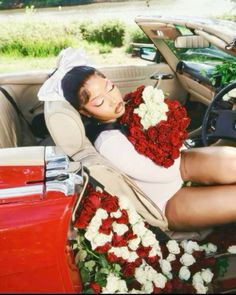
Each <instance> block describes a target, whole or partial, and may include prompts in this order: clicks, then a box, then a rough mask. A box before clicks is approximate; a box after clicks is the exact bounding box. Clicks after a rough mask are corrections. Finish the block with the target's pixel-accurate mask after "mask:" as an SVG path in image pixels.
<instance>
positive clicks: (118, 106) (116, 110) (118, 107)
mask: <svg viewBox="0 0 236 295" xmlns="http://www.w3.org/2000/svg"><path fill="white" fill-rule="evenodd" d="M123 107H124V102H123V101H121V102H119V103H118V105H117V107H116V108H115V113H116V114H119V113H120V112H121V111H122V110H123Z"/></svg>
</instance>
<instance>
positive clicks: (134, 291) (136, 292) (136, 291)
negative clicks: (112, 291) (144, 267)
mask: <svg viewBox="0 0 236 295" xmlns="http://www.w3.org/2000/svg"><path fill="white" fill-rule="evenodd" d="M145 293H146V292H145V291H142V290H136V289H132V290H131V291H129V294H145Z"/></svg>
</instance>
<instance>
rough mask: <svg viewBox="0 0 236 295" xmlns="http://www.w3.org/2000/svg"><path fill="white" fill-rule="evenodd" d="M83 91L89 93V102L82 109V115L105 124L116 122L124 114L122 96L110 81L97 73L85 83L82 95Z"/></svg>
mask: <svg viewBox="0 0 236 295" xmlns="http://www.w3.org/2000/svg"><path fill="white" fill-rule="evenodd" d="M83 90H86V91H87V92H88V93H89V101H88V102H87V103H86V104H84V105H83V106H82V107H81V109H80V112H81V113H82V114H84V115H87V116H92V117H94V118H96V119H98V120H100V121H103V122H112V121H115V120H116V119H117V118H119V117H121V116H122V115H123V114H124V112H125V105H124V101H123V98H122V95H121V93H120V91H119V89H118V88H117V87H116V86H115V85H114V84H113V83H112V82H111V81H110V80H109V79H107V78H103V77H101V76H99V75H98V74H96V73H95V74H94V75H92V76H91V77H90V78H89V79H88V80H87V81H86V82H85V84H84V86H83V87H82V88H81V89H80V93H81V92H82V91H83Z"/></svg>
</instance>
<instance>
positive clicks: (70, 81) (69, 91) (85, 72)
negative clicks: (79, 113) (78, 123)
mask: <svg viewBox="0 0 236 295" xmlns="http://www.w3.org/2000/svg"><path fill="white" fill-rule="evenodd" d="M95 73H96V74H98V75H99V76H102V77H105V76H104V75H103V74H102V73H101V72H99V71H98V70H97V69H95V68H93V67H90V66H77V67H74V68H72V69H71V70H70V71H69V72H67V73H66V74H65V76H64V77H63V79H62V81H61V87H62V90H63V94H64V97H65V99H66V100H67V101H69V103H70V104H71V105H72V106H73V107H74V108H76V109H77V110H78V108H79V107H80V106H81V105H83V104H85V103H87V102H88V100H89V93H88V91H86V90H85V91H83V92H82V93H80V96H79V91H80V89H81V88H82V87H83V86H84V84H85V82H86V81H87V80H88V79H89V78H90V77H91V76H92V75H94V74H95Z"/></svg>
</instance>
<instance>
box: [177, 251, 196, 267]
mask: <svg viewBox="0 0 236 295" xmlns="http://www.w3.org/2000/svg"><path fill="white" fill-rule="evenodd" d="M180 262H181V263H182V264H183V265H185V266H190V265H192V264H193V263H195V262H196V260H195V258H194V257H193V255H191V254H188V253H185V254H183V255H182V256H181V258H180Z"/></svg>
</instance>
